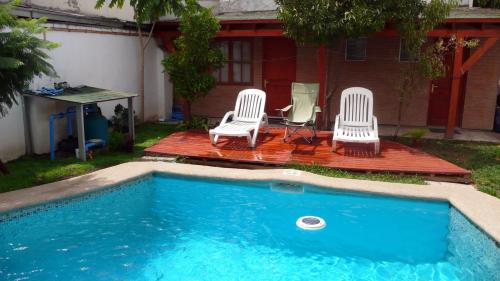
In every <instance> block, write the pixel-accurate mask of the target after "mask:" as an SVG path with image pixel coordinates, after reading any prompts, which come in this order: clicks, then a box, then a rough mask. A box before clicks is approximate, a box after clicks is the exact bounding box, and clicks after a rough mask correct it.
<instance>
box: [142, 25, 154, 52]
mask: <svg viewBox="0 0 500 281" xmlns="http://www.w3.org/2000/svg"><path fill="white" fill-rule="evenodd" d="M155 25H156V21H154V22H153V25H152V26H151V30H150V31H149V35H148V39H146V43H145V44H144V46H143V48H144V49H146V47H147V46H148V44H149V41H151V36H152V35H153V31H154V29H155Z"/></svg>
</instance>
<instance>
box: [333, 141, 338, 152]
mask: <svg viewBox="0 0 500 281" xmlns="http://www.w3.org/2000/svg"><path fill="white" fill-rule="evenodd" d="M332 151H333V152H337V141H335V140H332Z"/></svg>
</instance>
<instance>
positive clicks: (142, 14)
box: [95, 0, 185, 120]
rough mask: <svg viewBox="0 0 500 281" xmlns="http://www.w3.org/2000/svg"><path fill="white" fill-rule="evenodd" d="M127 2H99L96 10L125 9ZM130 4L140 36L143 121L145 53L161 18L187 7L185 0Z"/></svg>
mask: <svg viewBox="0 0 500 281" xmlns="http://www.w3.org/2000/svg"><path fill="white" fill-rule="evenodd" d="M125 1H126V0H97V2H96V5H95V7H96V9H100V8H102V7H103V6H104V5H106V3H108V2H109V3H108V4H107V6H108V7H109V8H114V7H117V8H120V9H121V8H123V5H124V4H125ZM128 4H129V5H130V6H131V7H132V9H133V10H134V21H135V23H136V28H137V33H138V35H139V57H140V70H139V73H140V74H139V75H140V76H139V96H140V97H141V120H144V118H145V117H144V115H145V110H144V85H145V78H144V66H145V52H146V48H147V47H148V45H149V42H150V41H151V38H152V36H153V31H154V28H155V25H156V22H157V21H158V20H159V19H160V17H162V16H164V15H166V14H170V13H172V14H174V15H178V14H179V13H180V12H181V11H182V10H183V9H184V6H185V1H184V0H129V1H128ZM145 23H150V24H151V28H150V30H149V31H148V32H147V33H146V34H144V31H143V25H144V24H145Z"/></svg>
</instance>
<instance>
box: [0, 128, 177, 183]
mask: <svg viewBox="0 0 500 281" xmlns="http://www.w3.org/2000/svg"><path fill="white" fill-rule="evenodd" d="M175 128H176V125H162V124H153V123H145V124H141V125H139V126H137V129H136V142H135V146H134V152H133V153H123V152H101V153H95V154H94V159H93V160H90V161H87V162H81V161H79V160H78V159H76V158H75V157H64V158H61V157H59V158H57V157H56V160H54V161H50V159H49V156H48V155H38V156H23V157H21V158H19V159H17V160H14V161H11V162H8V163H7V164H6V166H7V168H8V169H9V171H10V174H9V175H7V176H3V175H1V174H0V192H7V191H11V190H16V189H20V188H25V187H30V186H34V185H39V184H44V183H49V182H54V181H58V180H61V179H65V178H69V177H73V176H77V175H81V174H85V173H88V172H91V171H94V170H97V169H102V168H106V167H109V166H113V165H117V164H120V163H124V162H128V161H132V160H135V159H138V158H139V157H140V156H142V151H143V150H144V149H145V148H147V147H149V146H151V145H153V144H154V143H156V142H157V141H159V140H160V139H161V138H163V137H165V136H166V135H168V134H170V133H172V132H174V131H175V130H176V129H175Z"/></svg>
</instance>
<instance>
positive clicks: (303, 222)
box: [296, 216, 326, 230]
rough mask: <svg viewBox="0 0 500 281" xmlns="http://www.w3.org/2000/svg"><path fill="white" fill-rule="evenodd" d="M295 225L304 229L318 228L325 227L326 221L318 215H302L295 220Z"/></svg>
mask: <svg viewBox="0 0 500 281" xmlns="http://www.w3.org/2000/svg"><path fill="white" fill-rule="evenodd" d="M296 225H297V226H298V227H300V228H302V229H305V230H320V229H323V228H325V226H326V222H325V220H324V219H322V218H320V217H316V216H303V217H300V218H299V219H298V220H297V222H296Z"/></svg>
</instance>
